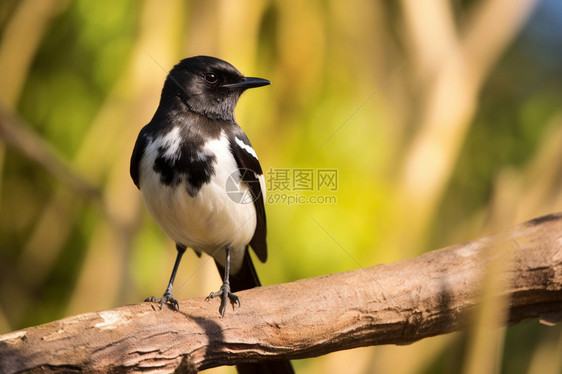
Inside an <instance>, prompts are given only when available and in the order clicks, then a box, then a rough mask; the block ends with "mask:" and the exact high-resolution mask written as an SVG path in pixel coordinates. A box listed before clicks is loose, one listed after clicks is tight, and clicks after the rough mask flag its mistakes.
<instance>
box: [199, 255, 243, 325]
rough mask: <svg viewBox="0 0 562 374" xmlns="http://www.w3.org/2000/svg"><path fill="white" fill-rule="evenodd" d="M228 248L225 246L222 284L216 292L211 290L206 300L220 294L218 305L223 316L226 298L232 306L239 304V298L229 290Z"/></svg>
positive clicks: (226, 302)
mask: <svg viewBox="0 0 562 374" xmlns="http://www.w3.org/2000/svg"><path fill="white" fill-rule="evenodd" d="M229 275H230V248H226V264H225V266H224V279H223V281H222V286H221V288H220V289H219V290H218V291H217V292H211V293H210V294H209V296H207V299H206V300H207V301H208V300H209V299H212V298H214V297H217V296H220V297H221V305H220V306H219V313H220V315H221V317H224V311H225V310H226V305H227V304H228V300H230V303H231V304H232V308H233V309H234V306H235V305H236V304H238V306H240V298H238V296H236V295H235V294H233V293H232V292H231V291H230V280H229V278H230V277H229Z"/></svg>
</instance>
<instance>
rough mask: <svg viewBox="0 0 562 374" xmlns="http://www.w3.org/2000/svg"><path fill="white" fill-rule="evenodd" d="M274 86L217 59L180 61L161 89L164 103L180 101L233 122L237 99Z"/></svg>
mask: <svg viewBox="0 0 562 374" xmlns="http://www.w3.org/2000/svg"><path fill="white" fill-rule="evenodd" d="M268 84H271V82H269V81H268V80H265V79H261V78H248V77H244V76H243V75H242V74H241V73H240V72H239V71H238V70H237V69H236V68H235V67H234V66H232V65H231V64H229V63H228V62H226V61H223V60H220V59H218V58H215V57H209V56H197V57H190V58H186V59H184V60H181V61H180V62H179V63H178V64H177V65H176V66H174V68H173V69H172V70H171V71H170V73H169V74H168V77H167V78H166V82H165V83H164V88H163V90H162V100H161V103H160V105H161V106H162V105H163V103H167V102H170V100H177V99H178V98H179V100H180V103H181V104H180V105H185V106H186V107H187V109H188V110H190V111H192V112H195V113H198V114H202V115H205V116H207V117H209V118H211V119H223V120H233V119H234V107H235V106H236V103H237V102H238V98H239V97H240V95H241V94H242V92H244V91H245V90H246V89H248V88H253V87H261V86H265V85H268Z"/></svg>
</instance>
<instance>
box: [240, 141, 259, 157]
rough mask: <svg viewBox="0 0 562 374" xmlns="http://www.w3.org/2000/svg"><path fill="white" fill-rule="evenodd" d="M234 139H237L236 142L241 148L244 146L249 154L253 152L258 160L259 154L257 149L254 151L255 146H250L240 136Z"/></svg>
mask: <svg viewBox="0 0 562 374" xmlns="http://www.w3.org/2000/svg"><path fill="white" fill-rule="evenodd" d="M234 140H236V144H238V146H239V147H240V148H242V149H243V150H245V151H246V152H248V153H249V154H251V155H252V156H254V158H255V159H256V160H257V159H258V155H257V154H256V151H254V148H252V147H250V146H249V145H248V144H246V143H244V142H243V141H242V140H240V139H239V138H234Z"/></svg>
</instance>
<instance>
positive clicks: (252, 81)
mask: <svg viewBox="0 0 562 374" xmlns="http://www.w3.org/2000/svg"><path fill="white" fill-rule="evenodd" d="M268 84H271V82H270V81H268V80H267V79H262V78H251V77H247V78H245V79H244V80H243V81H241V82H238V83H230V84H223V85H222V86H221V87H224V88H229V89H235V90H239V89H242V90H246V89H248V88H255V87H261V86H267V85H268Z"/></svg>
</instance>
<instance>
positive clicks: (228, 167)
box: [140, 134, 256, 273]
mask: <svg viewBox="0 0 562 374" xmlns="http://www.w3.org/2000/svg"><path fill="white" fill-rule="evenodd" d="M161 144H162V143H158V140H156V141H153V142H152V143H150V144H149V145H148V147H147V150H146V152H145V155H144V157H143V159H142V161H141V166H140V190H141V194H142V198H143V200H144V202H145V205H146V207H147V209H148V211H149V213H150V215H151V216H152V218H153V219H154V221H156V223H157V224H158V226H160V228H161V229H162V230H163V231H164V232H165V233H166V234H167V235H168V236H170V238H172V240H174V241H175V242H176V243H179V244H183V245H185V246H186V247H189V248H192V249H194V250H195V251H197V252H199V253H201V252H206V253H208V254H209V255H211V256H213V257H215V258H216V259H217V260H218V262H219V263H221V264H222V265H223V266H224V263H225V251H224V249H225V248H226V247H229V248H231V271H232V272H233V273H236V272H237V269H238V268H239V266H240V265H241V263H242V258H243V255H244V248H245V247H246V245H248V243H249V242H250V240H251V239H252V237H253V235H254V232H255V229H256V211H255V208H254V204H251V203H250V204H239V203H236V202H234V201H233V200H232V199H231V198H230V197H229V196H228V194H227V193H226V188H225V186H226V181H227V178H229V177H230V176H231V175H232V173H233V172H235V171H237V169H238V167H237V165H236V161H235V160H234V158H233V157H232V155H231V154H230V150H229V145H228V139H227V138H226V136H225V135H224V134H222V135H221V137H220V138H219V139H217V140H213V141H211V142H209V143H208V144H207V145H206V147H205V149H204V151H206V152H213V153H214V154H216V162H217V163H218V164H217V163H215V165H214V170H215V174H214V175H213V176H212V178H211V180H210V181H209V183H206V184H204V185H203V186H202V187H201V189H200V190H199V191H198V192H197V194H196V195H195V197H192V196H190V195H189V194H188V193H187V188H186V185H185V183H187V182H182V183H180V184H179V185H176V186H166V185H164V184H162V183H161V182H160V174H158V173H156V172H155V171H154V170H153V165H154V160H155V158H156V155H157V152H155V151H151V147H154V148H155V149H154V150H156V149H157V148H158V147H159V146H161ZM240 187H241V189H246V190H247V189H248V187H247V186H246V184H245V183H241V186H240Z"/></svg>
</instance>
